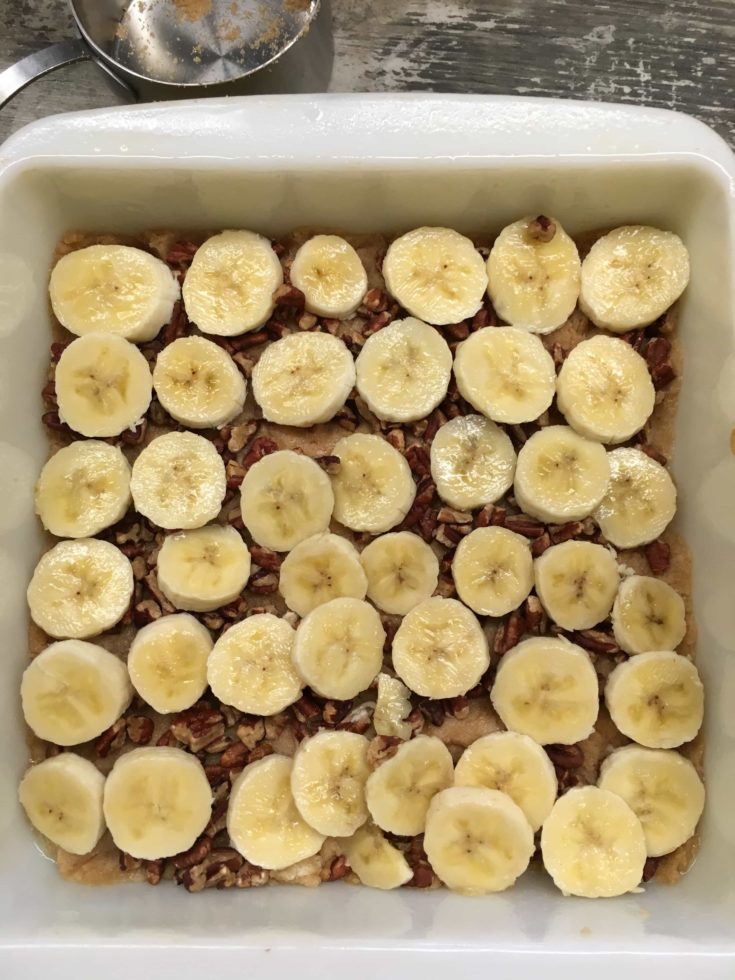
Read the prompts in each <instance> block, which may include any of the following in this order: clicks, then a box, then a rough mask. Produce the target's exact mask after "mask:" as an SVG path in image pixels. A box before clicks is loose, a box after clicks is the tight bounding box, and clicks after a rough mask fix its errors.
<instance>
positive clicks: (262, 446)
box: [242, 436, 278, 470]
mask: <svg viewBox="0 0 735 980" xmlns="http://www.w3.org/2000/svg"><path fill="white" fill-rule="evenodd" d="M277 449H278V443H277V442H275V441H274V440H273V439H270V438H269V437H268V436H258V437H257V439H253V441H252V443H251V444H250V449H248V451H247V453H246V454H245V458H244V459H243V461H242V466H243V469H245V470H247V469H249V468H250V467H251V466H252V465H253V463H257V462H258V460H259V459H262V458H263V457H264V456H269V455H270V454H271V453H275V452H276V451H277Z"/></svg>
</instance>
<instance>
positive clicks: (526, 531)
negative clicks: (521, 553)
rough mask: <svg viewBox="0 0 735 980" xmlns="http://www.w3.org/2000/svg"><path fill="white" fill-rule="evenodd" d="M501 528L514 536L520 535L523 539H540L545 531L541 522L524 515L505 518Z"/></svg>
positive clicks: (512, 515)
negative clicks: (514, 534)
mask: <svg viewBox="0 0 735 980" xmlns="http://www.w3.org/2000/svg"><path fill="white" fill-rule="evenodd" d="M503 526H504V527H507V528H508V530H509V531H515V532H516V534H522V535H523V537H524V538H540V537H541V535H542V534H543V533H544V531H545V530H546V528H545V527H544V525H543V524H542V523H541V521H537V520H536V519H535V518H534V517H527V516H526V515H525V514H510V515H509V516H508V517H506V518H505V521H504V523H503Z"/></svg>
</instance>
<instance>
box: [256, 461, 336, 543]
mask: <svg viewBox="0 0 735 980" xmlns="http://www.w3.org/2000/svg"><path fill="white" fill-rule="evenodd" d="M240 494H241V497H240V509H241V511H242V520H243V523H244V525H245V527H246V528H247V529H248V531H250V533H251V534H252V536H253V539H254V540H255V541H256V542H257V543H258V544H259V545H261V546H262V547H263V548H271V549H272V550H273V551H290V550H291V548H294V547H295V546H296V545H297V544H299V542H301V541H304V540H305V539H306V538H310V537H311V536H312V535H314V534H317V533H318V532H319V531H326V530H327V528H328V527H329V521H330V519H331V517H332V509H333V508H334V494H333V493H332V484H331V482H330V480H329V477H328V476H327V474H326V473H325V472H324V470H323V469H322V468H321V467H320V466H319V464H318V463H315V462H314V460H313V459H309V457H308V456H301V455H300V454H299V453H295V452H293V451H292V450H290V449H281V450H279V451H278V452H275V453H270V455H268V456H264V457H263V458H262V459H260V460H258V462H257V463H254V464H253V465H252V466H251V467H250V469H249V470H248V471H247V473H246V474H245V478H244V479H243V481H242V485H241V487H240Z"/></svg>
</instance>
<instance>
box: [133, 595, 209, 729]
mask: <svg viewBox="0 0 735 980" xmlns="http://www.w3.org/2000/svg"><path fill="white" fill-rule="evenodd" d="M211 652H212V637H211V636H210V635H209V630H207V629H206V628H205V627H204V626H202V624H201V623H200V622H199V620H197V619H195V618H194V617H193V616H190V615H189V614H188V613H174V614H173V615H172V616H162V617H161V618H160V619H155V620H154V621H153V622H152V623H149V624H148V625H147V626H144V627H143V628H142V629H140V630H138V632H137V633H136V634H135V637H134V638H133V642H132V644H131V645H130V650H129V652H128V672H129V673H130V680H131V681H132V683H133V687H134V688H135V690H136V691H137V692H138V694H139V695H140V697H141V698H143V700H144V701H145V702H146V704H149V705H150V706H151V707H152V708H153V709H154V710H155V711H157V712H158V713H159V714H162V715H167V714H172V713H173V712H175V711H185V710H186V709H187V708H190V707H191V706H192V705H193V704H195V703H196V702H197V701H198V700H199V698H200V697H201V696H202V694H204V691H205V690H206V687H207V658H208V657H209V654H210V653H211Z"/></svg>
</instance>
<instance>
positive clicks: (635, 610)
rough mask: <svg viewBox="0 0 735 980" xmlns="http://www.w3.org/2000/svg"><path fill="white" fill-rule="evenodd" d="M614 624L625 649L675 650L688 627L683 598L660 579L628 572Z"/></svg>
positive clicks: (633, 650) (617, 635) (619, 644)
mask: <svg viewBox="0 0 735 980" xmlns="http://www.w3.org/2000/svg"><path fill="white" fill-rule="evenodd" d="M612 624H613V633H614V634H615V639H616V640H617V643H618V646H619V647H620V649H621V650H625V652H626V653H647V652H648V651H649V650H676V648H677V647H678V646H679V644H680V643H681V641H682V640H683V639H684V636H685V634H686V631H687V623H686V610H685V608H684V600H683V599H682V597H681V596H680V595H679V593H678V592H676V591H674V589H672V588H671V586H670V585H667V584H666V582H662V581H661V579H658V578H652V577H651V576H649V575H629V576H628V578H624V579H623V581H622V582H621V583H620V588H619V589H618V594H617V596H616V597H615V605H614V606H613V609H612Z"/></svg>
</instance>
